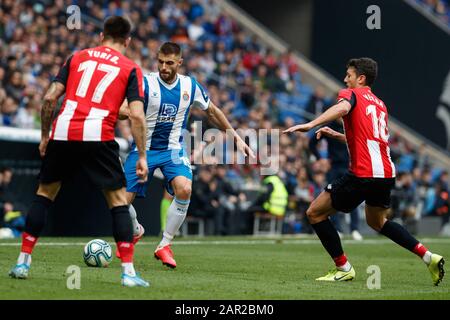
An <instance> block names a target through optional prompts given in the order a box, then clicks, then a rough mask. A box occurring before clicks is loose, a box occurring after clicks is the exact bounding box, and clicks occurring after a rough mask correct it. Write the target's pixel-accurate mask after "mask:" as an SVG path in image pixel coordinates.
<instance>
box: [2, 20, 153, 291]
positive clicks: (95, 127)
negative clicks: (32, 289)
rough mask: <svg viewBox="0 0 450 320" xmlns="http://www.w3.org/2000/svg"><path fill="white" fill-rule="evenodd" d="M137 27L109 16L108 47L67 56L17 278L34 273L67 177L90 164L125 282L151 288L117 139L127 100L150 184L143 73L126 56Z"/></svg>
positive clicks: (140, 163)
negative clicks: (137, 257) (38, 247)
mask: <svg viewBox="0 0 450 320" xmlns="http://www.w3.org/2000/svg"><path fill="white" fill-rule="evenodd" d="M130 31H131V25H130V23H129V21H128V20H126V19H124V18H122V17H117V16H115V17H110V18H108V19H107V20H106V21H105V24H104V31H103V32H102V33H101V35H100V38H101V40H102V45H101V46H99V47H96V48H89V49H85V50H82V51H80V52H77V53H75V54H73V55H72V56H71V57H70V58H69V59H67V61H66V62H65V64H64V65H63V66H62V68H61V69H60V71H59V73H58V75H57V76H56V78H55V79H54V81H53V82H52V84H51V86H50V88H49V90H48V91H47V93H46V96H45V98H44V103H43V107H42V114H41V116H42V128H41V143H40V145H39V151H40V153H41V156H42V157H43V160H42V166H41V171H40V174H39V188H38V191H37V193H36V198H35V199H34V201H33V203H32V205H31V208H30V211H29V212H28V215H27V220H26V226H25V232H24V233H23V236H22V248H21V252H20V255H19V258H18V261H17V265H16V266H15V267H14V268H13V269H12V270H11V272H10V273H9V275H10V276H11V277H13V278H20V279H24V278H27V276H28V270H29V269H30V264H31V253H32V251H33V248H34V246H35V244H36V242H37V239H38V238H39V236H40V234H41V231H42V229H43V228H44V224H45V218H46V215H47V212H48V209H49V208H50V207H51V205H52V204H53V201H54V200H55V198H56V195H57V194H58V192H59V189H60V187H61V183H62V181H65V180H67V179H68V178H70V177H71V176H73V175H75V174H78V173H79V171H80V170H81V169H83V170H84V171H85V172H86V173H87V175H88V177H89V178H90V180H91V181H92V182H93V184H94V185H96V186H97V187H99V188H100V189H101V190H102V191H103V194H104V195H105V198H106V201H107V203H108V206H109V208H110V210H111V214H112V220H113V235H114V239H115V240H116V243H117V247H118V250H119V251H120V253H121V259H122V268H123V273H122V284H123V285H125V286H144V287H146V286H148V283H147V282H146V281H144V280H142V279H141V278H140V277H139V276H137V275H136V273H135V270H134V267H133V248H134V245H133V243H132V240H133V229H132V224H131V221H130V218H129V212H128V203H127V200H126V192H125V175H124V172H123V169H122V165H121V163H120V158H119V153H118V151H119V146H118V144H117V143H116V142H115V141H114V127H115V124H116V121H117V118H118V114H119V109H120V106H121V104H122V102H123V101H124V99H125V98H127V100H128V102H129V105H130V119H131V124H132V133H133V137H134V139H135V142H136V146H137V150H138V153H139V157H138V158H137V159H136V160H137V161H135V166H136V172H137V176H138V177H139V179H140V180H142V181H145V180H146V179H147V174H148V169H147V160H146V153H145V137H146V128H145V115H144V108H143V101H144V94H143V89H142V88H143V86H142V72H141V69H140V68H139V67H138V66H137V65H136V64H135V63H133V62H132V61H131V60H129V59H128V58H126V57H125V56H124V55H123V53H124V52H125V49H126V48H127V47H128V45H129V43H130V40H131V38H130ZM63 94H65V98H64V101H63V103H62V107H61V110H60V112H59V114H58V116H57V117H56V119H55V121H54V122H53V131H52V133H51V135H50V124H51V118H52V114H53V111H54V106H55V104H56V102H57V100H58V99H59V98H60V97H61V96H62V95H63Z"/></svg>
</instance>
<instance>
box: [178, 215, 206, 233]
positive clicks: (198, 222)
mask: <svg viewBox="0 0 450 320" xmlns="http://www.w3.org/2000/svg"><path fill="white" fill-rule="evenodd" d="M189 225H195V227H194V228H189ZM192 229H194V230H195V233H190V232H189V231H190V230H192ZM181 234H182V235H183V236H184V237H187V236H189V235H196V236H199V237H204V236H205V220H204V219H203V218H199V217H193V216H187V217H186V219H185V220H184V223H183V225H182V226H181Z"/></svg>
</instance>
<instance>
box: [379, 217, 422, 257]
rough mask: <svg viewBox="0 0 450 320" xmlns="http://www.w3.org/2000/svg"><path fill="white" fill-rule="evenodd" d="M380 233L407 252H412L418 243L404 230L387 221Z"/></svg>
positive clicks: (396, 224)
mask: <svg viewBox="0 0 450 320" xmlns="http://www.w3.org/2000/svg"><path fill="white" fill-rule="evenodd" d="M380 233H381V234H382V235H384V236H386V237H388V238H389V239H391V240H392V241H394V242H395V243H396V244H398V245H400V246H402V247H403V248H405V249H408V250H409V251H413V250H414V248H415V247H416V245H417V244H418V243H419V241H417V239H416V238H414V237H413V236H412V235H411V234H410V233H409V232H408V231H406V229H405V228H403V227H402V226H401V225H399V224H398V223H395V222H392V221H389V220H388V221H386V222H385V224H384V226H383V228H381V230H380Z"/></svg>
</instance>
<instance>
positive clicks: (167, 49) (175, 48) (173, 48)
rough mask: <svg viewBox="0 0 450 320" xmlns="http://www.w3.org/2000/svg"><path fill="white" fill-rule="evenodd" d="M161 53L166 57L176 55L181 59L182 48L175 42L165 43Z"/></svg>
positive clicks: (160, 49)
mask: <svg viewBox="0 0 450 320" xmlns="http://www.w3.org/2000/svg"><path fill="white" fill-rule="evenodd" d="M159 52H160V53H162V54H164V55H169V54H174V55H176V56H180V57H181V47H180V45H179V44H177V43H175V42H165V43H163V45H162V46H161V47H160V48H159Z"/></svg>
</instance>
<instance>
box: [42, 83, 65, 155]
mask: <svg viewBox="0 0 450 320" xmlns="http://www.w3.org/2000/svg"><path fill="white" fill-rule="evenodd" d="M65 89H66V87H65V86H64V85H63V84H62V83H60V82H57V81H53V82H52V84H51V85H50V88H49V89H48V90H47V93H46V94H45V96H44V101H43V103H42V110H41V144H40V145H39V152H40V154H41V157H43V156H44V155H45V150H46V149H47V144H48V140H49V136H50V125H51V123H52V118H53V112H54V110H55V106H56V102H57V101H58V99H59V97H61V96H62V95H63V94H64V92H65Z"/></svg>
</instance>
